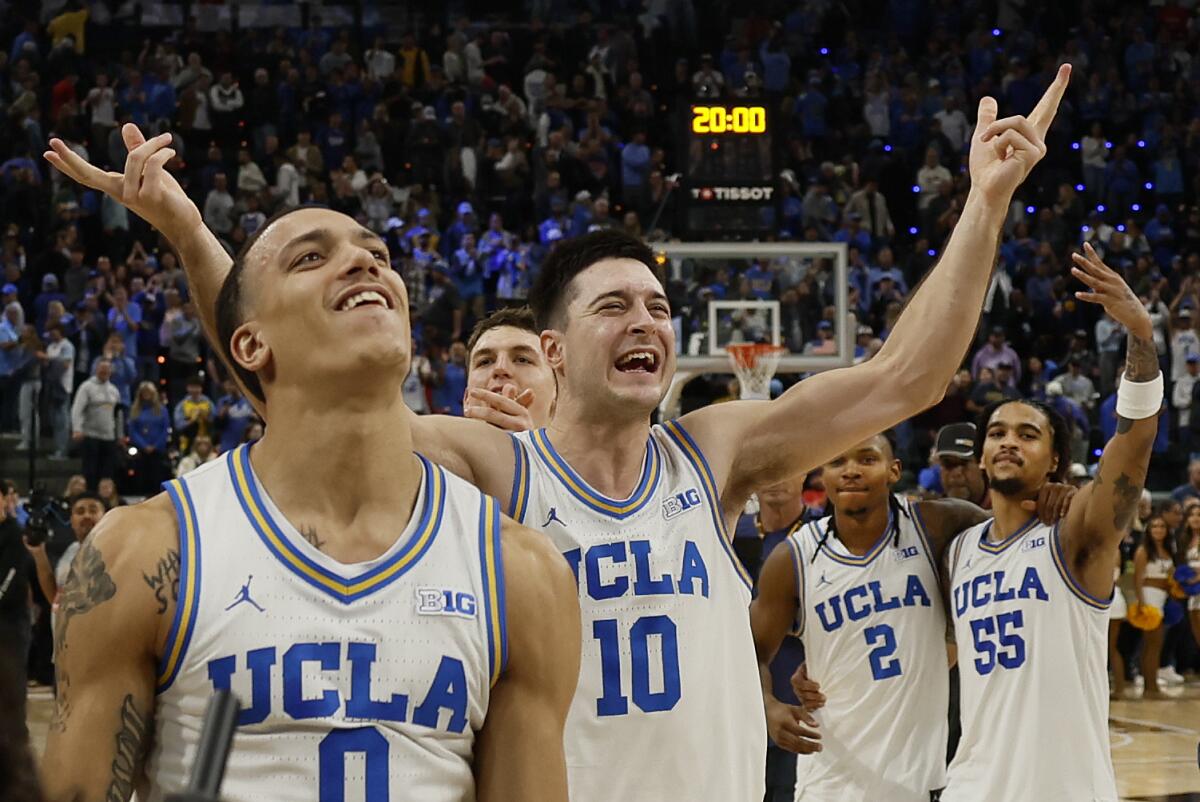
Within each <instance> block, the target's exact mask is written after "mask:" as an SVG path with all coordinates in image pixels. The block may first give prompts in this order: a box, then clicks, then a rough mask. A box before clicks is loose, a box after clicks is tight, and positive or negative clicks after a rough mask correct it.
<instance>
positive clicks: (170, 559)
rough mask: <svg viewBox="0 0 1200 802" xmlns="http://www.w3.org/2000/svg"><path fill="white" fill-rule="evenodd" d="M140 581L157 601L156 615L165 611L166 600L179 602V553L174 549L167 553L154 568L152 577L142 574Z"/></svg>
mask: <svg viewBox="0 0 1200 802" xmlns="http://www.w3.org/2000/svg"><path fill="white" fill-rule="evenodd" d="M142 579H143V580H145V582H146V584H147V585H149V586H150V589H151V590H153V591H154V598H155V599H156V600H157V601H158V614H159V615H162V614H163V613H165V612H166V611H167V607H168V606H169V605H168V600H169V601H170V602H178V601H179V552H178V551H176V550H175V549H171V550H170V551H168V552H167V554H166V556H165V557H163V558H162V559H161V560H159V561H158V565H157V566H155V569H154V575H153V576H151V575H150V574H147V573H145V572H143V573H142Z"/></svg>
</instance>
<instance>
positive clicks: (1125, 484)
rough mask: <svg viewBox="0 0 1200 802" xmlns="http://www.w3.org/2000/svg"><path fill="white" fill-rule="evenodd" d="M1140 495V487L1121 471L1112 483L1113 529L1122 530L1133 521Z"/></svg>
mask: <svg viewBox="0 0 1200 802" xmlns="http://www.w3.org/2000/svg"><path fill="white" fill-rule="evenodd" d="M1141 497H1142V487H1141V484H1140V483H1138V482H1134V481H1133V480H1132V479H1130V478H1129V474H1127V473H1122V474H1121V475H1120V476H1118V477H1117V481H1116V482H1115V483H1114V484H1113V529H1115V530H1116V531H1118V532H1124V531H1125V530H1126V529H1128V528H1129V525H1130V524H1131V523H1133V515H1134V513H1136V512H1137V505H1138V501H1139V500H1140V499H1141Z"/></svg>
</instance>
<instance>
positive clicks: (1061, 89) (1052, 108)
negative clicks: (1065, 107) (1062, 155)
mask: <svg viewBox="0 0 1200 802" xmlns="http://www.w3.org/2000/svg"><path fill="white" fill-rule="evenodd" d="M1070 82H1071V65H1070V64H1064V65H1062V66H1061V67H1059V68H1058V74H1057V75H1055V76H1054V82H1053V83H1052V84H1050V88H1049V89H1047V90H1046V94H1044V95H1042V99H1041V100H1039V101H1038V104H1037V106H1035V107H1034V109H1033V111H1032V112H1031V113H1030V114H1029V121H1030V122H1031V123H1033V127H1034V130H1035V131H1037V133H1038V136H1040V137H1042V138H1045V136H1046V132H1047V131H1049V130H1050V123H1052V122H1054V115H1055V114H1057V113H1058V104H1059V103H1061V102H1062V99H1063V95H1064V94H1066V91H1067V84H1069V83H1070Z"/></svg>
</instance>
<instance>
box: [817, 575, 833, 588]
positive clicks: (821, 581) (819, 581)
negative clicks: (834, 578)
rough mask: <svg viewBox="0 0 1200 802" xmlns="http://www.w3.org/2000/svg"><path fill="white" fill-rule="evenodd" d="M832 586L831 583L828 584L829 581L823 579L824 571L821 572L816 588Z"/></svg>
mask: <svg viewBox="0 0 1200 802" xmlns="http://www.w3.org/2000/svg"><path fill="white" fill-rule="evenodd" d="M832 584H833V583H832V582H830V581H829V580H828V579H827V578H826V577H825V572H824V571H822V572H821V578H820V580H818V581H817V587H821V586H822V585H832Z"/></svg>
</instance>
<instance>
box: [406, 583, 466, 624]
mask: <svg viewBox="0 0 1200 802" xmlns="http://www.w3.org/2000/svg"><path fill="white" fill-rule="evenodd" d="M475 610H476V605H475V596H474V595H472V594H470V593H464V592H462V591H459V590H449V589H445V588H417V612H418V613H420V614H421V615H452V616H456V617H458V618H474V617H475Z"/></svg>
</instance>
